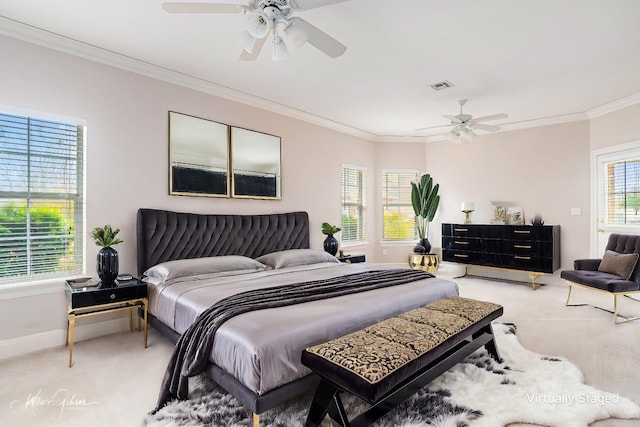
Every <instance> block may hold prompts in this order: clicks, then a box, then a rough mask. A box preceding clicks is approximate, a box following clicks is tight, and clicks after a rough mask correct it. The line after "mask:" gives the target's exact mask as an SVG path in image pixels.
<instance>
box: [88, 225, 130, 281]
mask: <svg viewBox="0 0 640 427" xmlns="http://www.w3.org/2000/svg"><path fill="white" fill-rule="evenodd" d="M119 232H120V229H119V228H116V229H115V230H114V229H112V228H111V226H110V225H105V226H104V227H103V228H100V227H96V228H94V229H93V231H92V232H91V237H93V238H94V239H95V241H96V245H98V246H102V249H100V250H99V251H98V256H97V259H96V270H97V272H98V277H100V280H101V281H102V282H103V283H113V281H114V280H116V277H118V268H119V266H118V251H116V250H115V249H113V248H112V247H111V246H115V245H117V244H119V243H122V240H120V239H118V238H117V237H116V236H117V235H118V233H119Z"/></svg>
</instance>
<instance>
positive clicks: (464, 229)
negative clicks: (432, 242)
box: [453, 228, 469, 231]
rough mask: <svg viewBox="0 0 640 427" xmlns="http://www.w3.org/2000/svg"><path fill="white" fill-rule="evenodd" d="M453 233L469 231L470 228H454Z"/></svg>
mask: <svg viewBox="0 0 640 427" xmlns="http://www.w3.org/2000/svg"><path fill="white" fill-rule="evenodd" d="M453 231H469V229H468V228H454V229H453Z"/></svg>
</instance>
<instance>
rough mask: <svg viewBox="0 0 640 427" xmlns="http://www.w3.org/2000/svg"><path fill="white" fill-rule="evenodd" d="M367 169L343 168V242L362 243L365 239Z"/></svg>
mask: <svg viewBox="0 0 640 427" xmlns="http://www.w3.org/2000/svg"><path fill="white" fill-rule="evenodd" d="M366 178H367V172H366V170H365V169H362V168H358V167H353V166H343V167H342V233H341V234H340V236H341V241H342V242H361V241H364V239H365V193H366V181H367V179H366Z"/></svg>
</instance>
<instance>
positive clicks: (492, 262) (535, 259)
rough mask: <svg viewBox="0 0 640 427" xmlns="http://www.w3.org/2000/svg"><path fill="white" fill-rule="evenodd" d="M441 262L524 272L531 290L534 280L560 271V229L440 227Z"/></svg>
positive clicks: (490, 226)
mask: <svg viewBox="0 0 640 427" xmlns="http://www.w3.org/2000/svg"><path fill="white" fill-rule="evenodd" d="M442 260H443V261H450V262H457V263H461V264H469V265H474V266H479V267H490V268H499V269H506V270H516V271H524V272H527V273H529V278H530V279H531V286H532V288H533V289H534V290H535V289H536V282H535V280H536V279H537V278H538V277H540V276H542V275H543V274H544V273H553V272H554V271H556V270H558V269H559V268H560V226H559V225H541V226H531V225H520V226H518V225H495V224H442ZM465 274H466V267H465Z"/></svg>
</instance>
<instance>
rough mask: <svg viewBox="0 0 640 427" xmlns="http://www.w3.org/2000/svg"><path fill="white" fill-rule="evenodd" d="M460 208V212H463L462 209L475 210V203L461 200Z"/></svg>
mask: <svg viewBox="0 0 640 427" xmlns="http://www.w3.org/2000/svg"><path fill="white" fill-rule="evenodd" d="M460 210H461V211H462V212H464V211H475V210H476V205H475V203H473V202H462V205H461V206H460Z"/></svg>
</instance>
